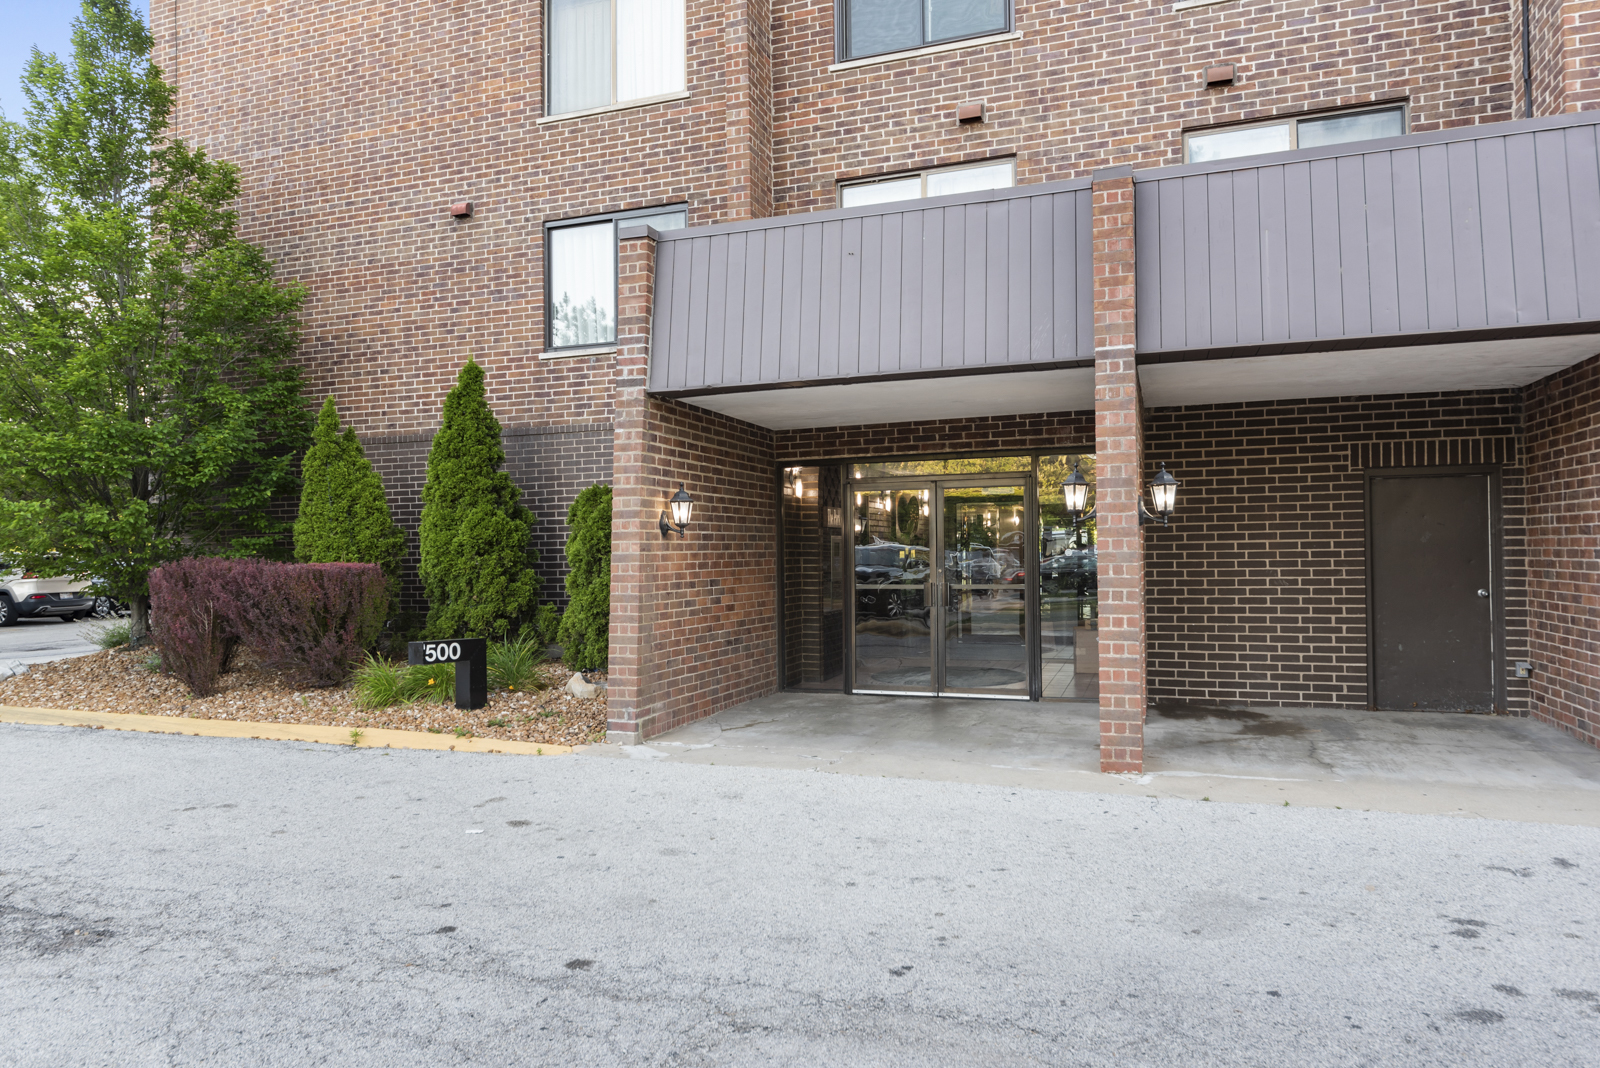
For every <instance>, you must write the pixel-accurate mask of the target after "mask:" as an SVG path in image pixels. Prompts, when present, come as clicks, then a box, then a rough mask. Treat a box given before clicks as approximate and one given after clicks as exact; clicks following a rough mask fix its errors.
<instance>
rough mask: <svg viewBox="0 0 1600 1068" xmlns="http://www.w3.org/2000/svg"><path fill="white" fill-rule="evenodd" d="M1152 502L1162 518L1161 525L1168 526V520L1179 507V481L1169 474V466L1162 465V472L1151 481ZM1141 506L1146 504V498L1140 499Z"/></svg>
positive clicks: (1157, 513)
mask: <svg viewBox="0 0 1600 1068" xmlns="http://www.w3.org/2000/svg"><path fill="white" fill-rule="evenodd" d="M1150 500H1151V501H1153V502H1154V503H1155V506H1156V515H1158V516H1160V517H1161V525H1162V526H1166V524H1167V518H1168V517H1169V516H1171V515H1172V512H1173V510H1174V509H1175V508H1177V506H1178V480H1177V479H1175V478H1173V477H1172V476H1171V475H1169V474H1167V465H1166V464H1165V463H1163V464H1162V465H1161V471H1160V473H1158V474H1157V475H1156V477H1155V478H1153V479H1151V480H1150ZM1139 504H1140V505H1141V506H1142V505H1143V504H1144V498H1143V497H1141V498H1139Z"/></svg>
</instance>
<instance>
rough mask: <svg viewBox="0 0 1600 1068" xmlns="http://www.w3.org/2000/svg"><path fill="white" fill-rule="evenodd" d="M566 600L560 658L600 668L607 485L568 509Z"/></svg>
mask: <svg viewBox="0 0 1600 1068" xmlns="http://www.w3.org/2000/svg"><path fill="white" fill-rule="evenodd" d="M567 527H568V529H569V531H570V533H569V534H568V535H567V567H568V571H567V596H568V597H569V598H570V601H569V602H568V604H567V610H566V612H564V613H563V614H562V616H561V652H562V659H563V660H564V661H565V662H566V665H567V666H568V667H570V668H576V669H577V670H579V671H592V670H603V669H604V668H605V666H606V659H607V657H608V656H609V655H610V652H611V487H610V486H606V485H594V486H590V487H589V488H588V489H586V490H584V491H583V492H582V493H580V494H578V499H577V500H575V501H573V502H572V507H571V508H569V509H567Z"/></svg>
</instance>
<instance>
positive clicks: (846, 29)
mask: <svg viewBox="0 0 1600 1068" xmlns="http://www.w3.org/2000/svg"><path fill="white" fill-rule="evenodd" d="M1002 2H1003V3H1004V4H1005V5H1006V18H1005V24H1004V25H1003V26H1001V27H1000V28H999V29H990V30H979V31H977V32H976V33H964V34H961V35H960V36H959V37H941V38H939V39H938V40H935V41H930V40H928V39H927V34H928V25H927V22H928V18H927V11H928V7H927V0H922V2H921V3H920V4H919V5H918V8H919V10H920V11H921V12H922V34H923V39H922V41H921V42H920V43H918V44H914V45H907V46H906V47H904V48H891V49H888V50H887V51H884V52H863V53H862V54H861V55H859V56H856V55H851V54H850V0H833V21H834V26H835V27H836V29H835V34H834V61H835V62H836V63H851V62H855V61H857V60H863V59H875V58H877V57H880V56H901V55H914V54H916V53H918V52H922V51H924V50H925V49H939V48H942V46H945V45H953V44H955V43H957V42H959V41H976V40H981V39H983V38H986V37H987V38H993V37H1000V36H1003V35H1005V34H1010V33H1014V32H1016V25H1017V4H1016V0H1002Z"/></svg>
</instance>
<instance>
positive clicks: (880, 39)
mask: <svg viewBox="0 0 1600 1068" xmlns="http://www.w3.org/2000/svg"><path fill="white" fill-rule="evenodd" d="M836 2H837V4H838V5H839V9H841V10H843V11H844V12H845V18H844V27H845V29H844V34H843V38H844V39H843V41H842V42H841V44H842V48H841V49H840V51H841V52H842V53H843V57H842V58H844V59H859V58H860V57H862V56H875V55H881V54H883V53H885V52H901V51H905V50H906V49H911V48H921V47H922V46H923V45H930V44H937V43H939V42H941V41H954V40H959V39H960V38H962V37H978V36H982V35H984V34H990V33H1004V32H1005V31H1006V30H1007V29H1009V28H1010V23H1011V5H1010V3H1008V0H836Z"/></svg>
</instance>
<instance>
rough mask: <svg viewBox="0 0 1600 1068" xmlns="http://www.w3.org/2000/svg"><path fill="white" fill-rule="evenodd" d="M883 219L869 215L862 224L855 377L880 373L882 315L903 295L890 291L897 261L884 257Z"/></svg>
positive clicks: (880, 216)
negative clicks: (889, 281)
mask: <svg viewBox="0 0 1600 1068" xmlns="http://www.w3.org/2000/svg"><path fill="white" fill-rule="evenodd" d="M883 223H884V217H883V216H882V215H869V216H867V217H866V218H865V219H862V220H861V236H860V239H859V244H860V246H861V253H860V255H859V256H858V257H857V258H858V259H859V260H860V261H861V295H860V303H861V308H860V313H859V319H860V325H859V326H858V327H857V328H856V338H857V340H856V361H855V373H856V374H858V375H875V374H877V373H878V371H879V369H880V361H879V351H880V348H881V346H882V333H881V332H882V330H883V314H884V312H885V311H887V310H889V309H890V308H891V307H893V306H895V305H897V304H898V302H899V299H900V294H899V293H897V292H894V291H893V290H891V289H890V288H889V287H888V285H887V278H886V277H885V276H886V275H887V274H888V272H889V268H890V265H891V264H893V263H898V262H899V261H898V260H895V259H892V258H891V257H888V256H885V255H884V254H883V252H884V250H883V230H884V226H883Z"/></svg>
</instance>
